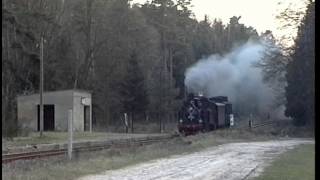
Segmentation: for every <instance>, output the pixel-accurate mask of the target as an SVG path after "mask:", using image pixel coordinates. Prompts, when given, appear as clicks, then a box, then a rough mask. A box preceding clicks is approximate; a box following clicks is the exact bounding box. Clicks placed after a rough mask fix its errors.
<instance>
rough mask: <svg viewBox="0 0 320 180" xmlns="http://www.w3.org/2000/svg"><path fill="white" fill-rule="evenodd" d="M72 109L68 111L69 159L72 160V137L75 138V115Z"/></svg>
mask: <svg viewBox="0 0 320 180" xmlns="http://www.w3.org/2000/svg"><path fill="white" fill-rule="evenodd" d="M72 112H73V111H72V109H69V111H68V158H69V160H71V159H72V136H73V114H72Z"/></svg>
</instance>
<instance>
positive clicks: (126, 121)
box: [124, 113, 129, 133]
mask: <svg viewBox="0 0 320 180" xmlns="http://www.w3.org/2000/svg"><path fill="white" fill-rule="evenodd" d="M124 124H125V126H126V133H128V126H129V125H128V115H127V113H124Z"/></svg>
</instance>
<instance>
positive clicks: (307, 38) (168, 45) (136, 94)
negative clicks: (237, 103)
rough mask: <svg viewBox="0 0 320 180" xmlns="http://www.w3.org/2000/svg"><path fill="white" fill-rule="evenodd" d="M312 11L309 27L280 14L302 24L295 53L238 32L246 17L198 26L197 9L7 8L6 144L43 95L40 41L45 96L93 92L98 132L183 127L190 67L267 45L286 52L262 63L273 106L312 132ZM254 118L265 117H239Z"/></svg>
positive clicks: (162, 2) (69, 0)
mask: <svg viewBox="0 0 320 180" xmlns="http://www.w3.org/2000/svg"><path fill="white" fill-rule="evenodd" d="M307 3H308V5H307V8H306V12H304V14H303V18H302V20H301V21H300V20H299V19H298V20H297V18H296V17H297V16H298V15H299V13H297V12H291V11H289V10H288V11H285V12H281V13H280V14H279V17H278V18H280V19H283V20H285V21H287V22H291V21H298V24H299V28H298V33H297V36H296V38H295V41H294V44H293V45H292V46H290V47H284V46H283V45H282V44H281V43H282V42H281V40H276V39H275V37H274V36H273V35H272V32H271V31H269V30H267V31H265V32H263V33H260V32H257V30H256V29H255V28H254V27H251V26H246V25H245V24H242V23H240V21H241V16H233V17H230V21H229V22H228V23H223V22H222V21H221V20H219V19H215V18H214V17H208V16H205V17H203V19H202V20H197V19H195V17H194V14H193V12H192V11H191V10H190V6H191V4H192V1H191V0H175V1H173V0H152V1H147V2H146V3H144V4H135V3H132V2H131V1H129V0H24V1H21V0H3V1H2V135H3V136H14V135H16V134H17V132H18V131H19V127H18V126H17V112H16V111H17V102H16V97H17V95H28V94H33V93H38V92H39V73H40V71H39V67H40V61H39V58H40V53H41V52H40V44H41V40H42V39H43V59H44V91H54V90H63V89H83V90H87V91H90V92H91V93H92V99H93V100H92V103H93V123H94V127H96V128H98V127H100V128H102V127H109V126H115V125H117V124H121V123H123V122H122V121H121V118H122V117H123V113H125V112H126V113H129V114H130V117H131V119H133V120H134V121H135V122H137V123H139V122H140V123H144V122H146V121H148V122H155V123H159V122H160V124H161V122H162V123H170V122H173V123H174V122H176V121H177V120H176V119H175V117H176V114H177V110H178V108H179V107H180V106H181V103H182V102H183V100H184V98H185V97H186V93H187V89H186V87H185V83H184V81H185V72H186V70H187V68H188V67H190V66H192V65H193V64H194V63H196V62H197V61H198V60H199V59H202V58H206V57H209V56H210V55H212V54H217V55H224V54H226V53H228V52H230V51H231V50H232V49H233V48H234V47H236V46H239V45H242V44H245V43H246V42H248V40H252V41H259V40H260V39H265V40H267V41H268V42H269V43H270V44H271V45H272V47H277V49H279V51H268V53H267V54H266V55H265V58H264V59H263V61H261V63H259V64H257V67H258V68H261V70H262V72H263V75H264V78H263V80H264V82H265V83H266V84H268V86H270V87H271V88H272V89H273V90H274V91H275V92H277V101H276V102H275V103H274V106H281V105H283V106H284V107H285V115H286V116H287V117H291V118H292V119H293V123H294V125H296V126H311V127H313V125H314V119H315V118H314V97H315V90H314V79H315V77H314V61H315V52H314V36H315V34H314V33H315V32H314V29H315V28H314V24H315V20H314V18H315V15H314V5H315V2H314V1H311V0H310V1H308V2H307ZM213 9H214V7H213ZM290 20H291V21H290ZM287 25H288V26H289V27H290V24H287ZM248 104H249V103H248ZM243 106H246V103H244V104H243ZM235 110H237V107H235ZM249 113H258V112H254V111H252V110H250V112H249V111H245V110H242V111H240V110H239V111H237V112H235V114H236V115H237V117H240V116H248V114H249ZM160 129H161V128H160Z"/></svg>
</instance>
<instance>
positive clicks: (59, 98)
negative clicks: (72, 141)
mask: <svg viewBox="0 0 320 180" xmlns="http://www.w3.org/2000/svg"><path fill="white" fill-rule="evenodd" d="M81 97H87V98H90V101H91V94H90V93H86V92H77V91H73V90H66V91H55V92H47V93H44V96H43V102H44V104H54V111H55V113H54V116H55V117H54V118H55V131H67V129H68V110H69V109H73V116H74V130H76V131H83V129H84V119H83V118H84V106H83V105H82V104H81ZM39 98H40V97H39V94H35V95H30V96H19V97H18V98H17V101H18V102H17V104H18V124H19V126H20V127H22V128H30V129H31V130H33V131H37V123H38V122H37V121H38V114H37V105H38V104H39ZM90 107H91V103H90Z"/></svg>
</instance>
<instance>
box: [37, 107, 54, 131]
mask: <svg viewBox="0 0 320 180" xmlns="http://www.w3.org/2000/svg"><path fill="white" fill-rule="evenodd" d="M43 130H44V131H54V105H53V104H45V105H43ZM38 131H40V105H38Z"/></svg>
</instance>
